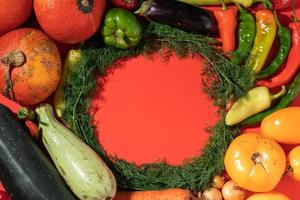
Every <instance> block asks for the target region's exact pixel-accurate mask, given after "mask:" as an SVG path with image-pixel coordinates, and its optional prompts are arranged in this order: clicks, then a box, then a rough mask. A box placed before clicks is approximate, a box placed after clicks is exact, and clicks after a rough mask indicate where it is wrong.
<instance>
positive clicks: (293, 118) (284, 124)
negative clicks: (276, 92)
mask: <svg viewBox="0 0 300 200" xmlns="http://www.w3.org/2000/svg"><path fill="white" fill-rule="evenodd" d="M261 131H262V134H263V135H264V136H266V137H269V138H272V139H274V140H276V141H277V142H279V143H284V144H300V107H288V108H284V109H281V110H279V111H276V112H274V113H272V114H271V115H269V116H267V117H266V118H265V119H263V121H262V123H261Z"/></svg>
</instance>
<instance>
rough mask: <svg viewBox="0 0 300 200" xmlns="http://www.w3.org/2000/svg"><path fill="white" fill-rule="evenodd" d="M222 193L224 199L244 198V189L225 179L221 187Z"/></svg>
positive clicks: (238, 199) (242, 199)
mask: <svg viewBox="0 0 300 200" xmlns="http://www.w3.org/2000/svg"><path fill="white" fill-rule="evenodd" d="M222 195H223V198H224V199H225V200H244V199H245V198H246V191H245V190H244V189H242V188H240V187H239V186H238V185H237V184H236V183H235V182H233V181H227V182H226V183H225V184H224V185H223V188H222Z"/></svg>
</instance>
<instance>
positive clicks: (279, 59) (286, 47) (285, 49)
mask: <svg viewBox="0 0 300 200" xmlns="http://www.w3.org/2000/svg"><path fill="white" fill-rule="evenodd" d="M274 15H275V20H276V23H277V26H278V32H277V34H278V37H279V41H280V48H279V51H278V54H277V56H276V57H275V58H274V60H273V61H272V63H271V64H270V65H269V66H268V67H266V69H264V70H263V71H261V72H259V73H258V74H257V75H256V78H257V79H262V78H266V77H268V76H270V75H272V74H273V73H274V72H276V71H277V70H278V69H279V68H280V66H281V65H282V64H283V63H284V61H285V59H286V57H287V56H288V54H289V51H290V48H291V41H292V39H291V31H290V29H289V28H288V27H285V26H282V25H281V24H280V22H279V20H278V17H277V14H276V11H274Z"/></svg>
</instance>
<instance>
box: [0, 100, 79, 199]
mask: <svg viewBox="0 0 300 200" xmlns="http://www.w3.org/2000/svg"><path fill="white" fill-rule="evenodd" d="M0 180H1V182H2V184H3V186H4V188H5V190H6V191H7V193H8V194H9V196H10V197H11V199H12V200H76V199H77V198H76V197H74V195H73V193H71V192H70V191H69V190H68V189H67V187H66V185H65V183H64V181H63V179H62V178H61V176H60V174H59V173H58V171H57V170H56V169H55V167H54V166H53V165H52V163H51V162H50V161H49V160H48V159H47V158H46V156H45V155H44V154H43V153H42V151H41V150H40V149H39V148H38V146H37V144H35V142H34V141H33V140H32V138H31V137H30V135H29V133H27V132H26V130H25V129H24V127H23V125H22V124H20V123H19V122H18V121H17V120H16V119H15V117H14V115H13V114H12V113H11V112H10V111H9V110H8V109H7V108H6V107H4V106H2V105H0Z"/></svg>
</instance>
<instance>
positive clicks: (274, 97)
mask: <svg viewBox="0 0 300 200" xmlns="http://www.w3.org/2000/svg"><path fill="white" fill-rule="evenodd" d="M285 93H286V87H285V86H284V85H283V86H281V90H280V91H279V92H278V93H276V94H272V95H271V100H274V99H278V98H279V97H281V96H283V95H284V94H285Z"/></svg>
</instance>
